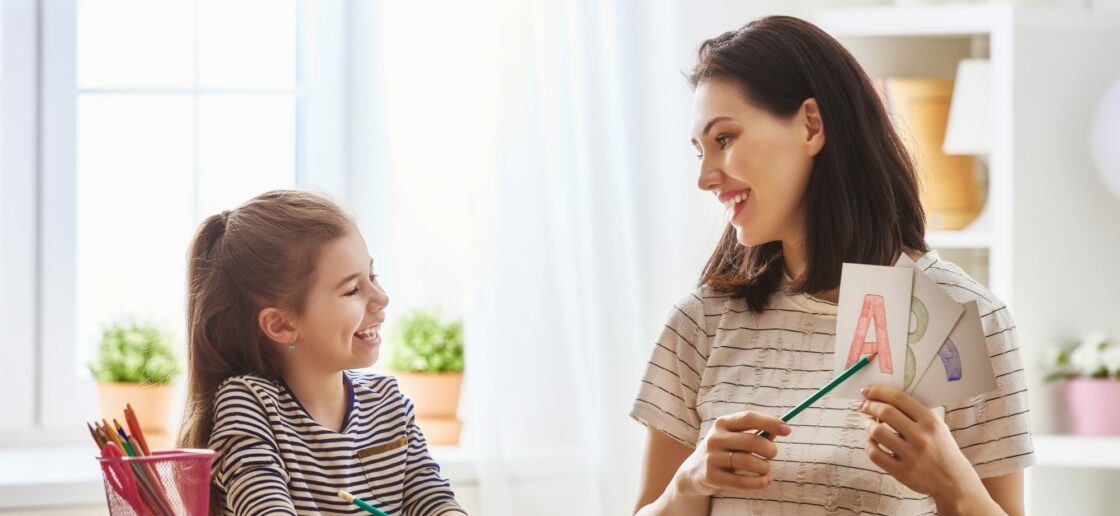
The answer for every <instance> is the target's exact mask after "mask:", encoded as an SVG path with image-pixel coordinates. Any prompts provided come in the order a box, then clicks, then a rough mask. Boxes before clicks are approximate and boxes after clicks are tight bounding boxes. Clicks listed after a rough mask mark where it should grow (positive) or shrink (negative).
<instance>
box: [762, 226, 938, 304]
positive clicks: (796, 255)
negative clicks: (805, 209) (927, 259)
mask: <svg viewBox="0 0 1120 516" xmlns="http://www.w3.org/2000/svg"><path fill="white" fill-rule="evenodd" d="M905 253H906V256H909V257H910V259H912V260H914V261H915V262H916V261H918V259H919V258H921V257H922V253H919V252H917V251H914V250H911V249H907V250H905ZM782 259H783V260H784V264H785V269H786V280H787V281H789V282H790V283H796V282H797V281H799V280H800V279H801V276H802V275H803V274H805V267H806V265H805V260H806V259H805V246H804V244H803V243H801V241H782ZM810 295H812V296H813V297H816V298H818V299H823V300H825V301H830V302H833V303H838V302H839V301H840V289H839V288H835V289H832V290H829V291H825V292H812V293H810Z"/></svg>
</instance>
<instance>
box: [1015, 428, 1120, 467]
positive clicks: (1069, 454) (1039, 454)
mask: <svg viewBox="0 0 1120 516" xmlns="http://www.w3.org/2000/svg"><path fill="white" fill-rule="evenodd" d="M1033 441H1034V449H1035V455H1036V458H1037V461H1038V462H1037V465H1038V466H1061V467H1077V468H1110V469H1120V436H1116V437H1090V436H1079V435H1035V436H1034V438H1033Z"/></svg>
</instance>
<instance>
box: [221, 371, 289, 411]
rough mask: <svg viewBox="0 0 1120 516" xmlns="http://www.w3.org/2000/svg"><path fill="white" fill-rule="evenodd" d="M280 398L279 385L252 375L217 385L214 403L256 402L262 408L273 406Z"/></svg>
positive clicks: (234, 377)
mask: <svg viewBox="0 0 1120 516" xmlns="http://www.w3.org/2000/svg"><path fill="white" fill-rule="evenodd" d="M279 398H280V384H279V382H277V381H276V380H273V379H269V378H264V377H261V376H257V375H252V374H244V375H239V376H231V377H229V378H226V379H225V380H223V381H222V383H221V384H219V385H218V390H217V392H216V393H215V395H214V403H215V404H217V405H219V406H220V405H223V404H226V403H237V402H241V403H242V404H244V402H245V401H256V403H257V404H259V405H260V406H262V407H265V406H270V405H271V406H275V404H276V403H277V401H278V399H279Z"/></svg>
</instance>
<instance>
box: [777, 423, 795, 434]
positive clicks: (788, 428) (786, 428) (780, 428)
mask: <svg viewBox="0 0 1120 516" xmlns="http://www.w3.org/2000/svg"><path fill="white" fill-rule="evenodd" d="M778 431H779V432H781V434H782V435H789V434H790V432H792V431H793V427H791V426H789V425H787V424H785V423H782V424H780V425H778Z"/></svg>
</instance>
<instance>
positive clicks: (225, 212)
mask: <svg viewBox="0 0 1120 516" xmlns="http://www.w3.org/2000/svg"><path fill="white" fill-rule="evenodd" d="M229 214H230V211H229V210H222V213H220V214H219V216H221V217H222V225H223V226H224V225H226V224H228V223H229Z"/></svg>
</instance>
